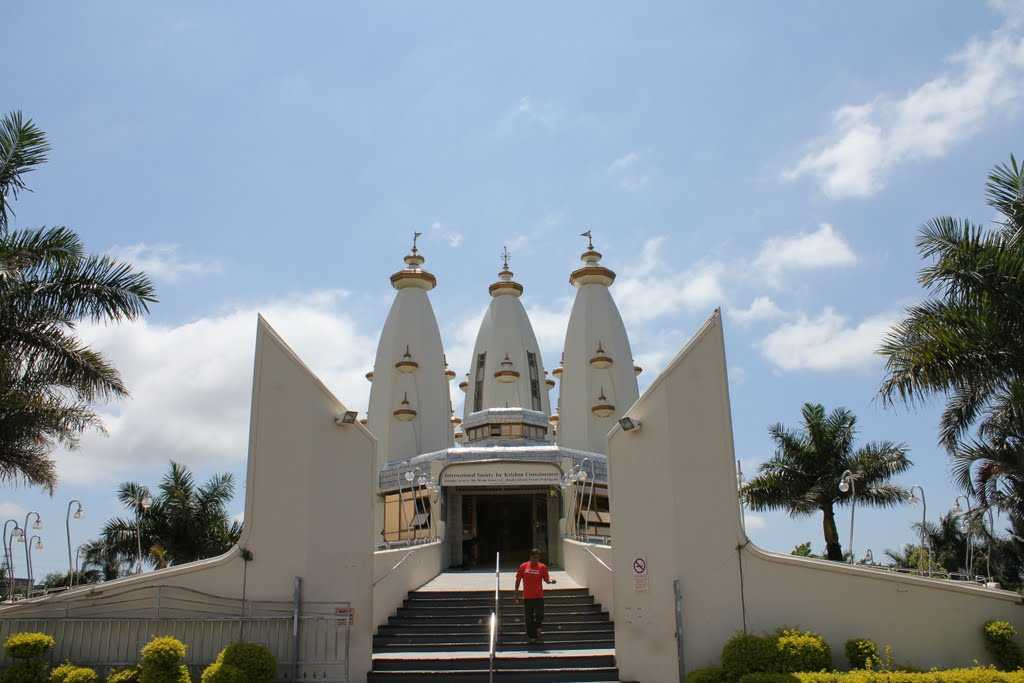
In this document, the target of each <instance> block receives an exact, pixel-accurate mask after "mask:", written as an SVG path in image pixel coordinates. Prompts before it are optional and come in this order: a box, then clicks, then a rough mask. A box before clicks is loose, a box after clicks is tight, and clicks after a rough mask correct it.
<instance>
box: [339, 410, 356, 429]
mask: <svg viewBox="0 0 1024 683" xmlns="http://www.w3.org/2000/svg"><path fill="white" fill-rule="evenodd" d="M357 417H359V413H357V412H356V411H354V410H346V411H345V412H344V413H342V414H341V415H338V416H337V417H336V418H334V424H336V425H338V426H339V427H340V426H342V425H351V424H355V423H356V418H357Z"/></svg>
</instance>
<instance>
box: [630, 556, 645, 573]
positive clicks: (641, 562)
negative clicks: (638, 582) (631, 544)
mask: <svg viewBox="0 0 1024 683" xmlns="http://www.w3.org/2000/svg"><path fill="white" fill-rule="evenodd" d="M633 573H634V574H636V575H638V576H643V575H644V574H646V573H647V560H645V559H644V558H642V557H638V558H636V559H635V560H633Z"/></svg>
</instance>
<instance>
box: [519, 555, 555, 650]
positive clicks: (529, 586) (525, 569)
mask: <svg viewBox="0 0 1024 683" xmlns="http://www.w3.org/2000/svg"><path fill="white" fill-rule="evenodd" d="M520 583H522V584H523V616H524V617H525V619H526V637H527V638H528V639H529V641H530V642H531V643H537V642H539V641H540V640H541V632H540V625H541V624H542V623H543V622H544V584H545V583H555V580H554V579H552V578H551V577H550V576H548V566H547V565H546V564H544V563H543V562H541V561H540V550H538V549H537V548H534V549H533V550H531V551H530V561H529V562H523V563H522V564H521V565H519V569H518V570H517V571H516V600H517V601H518V600H519V584H520Z"/></svg>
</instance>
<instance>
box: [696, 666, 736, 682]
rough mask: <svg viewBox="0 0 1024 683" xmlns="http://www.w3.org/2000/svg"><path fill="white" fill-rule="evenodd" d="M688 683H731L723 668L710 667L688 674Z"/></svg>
mask: <svg viewBox="0 0 1024 683" xmlns="http://www.w3.org/2000/svg"><path fill="white" fill-rule="evenodd" d="M686 683H729V677H728V676H727V675H726V673H725V671H724V670H723V669H722V668H721V667H717V666H709V667H707V668H706V669H694V670H693V671H691V672H690V673H688V674H686Z"/></svg>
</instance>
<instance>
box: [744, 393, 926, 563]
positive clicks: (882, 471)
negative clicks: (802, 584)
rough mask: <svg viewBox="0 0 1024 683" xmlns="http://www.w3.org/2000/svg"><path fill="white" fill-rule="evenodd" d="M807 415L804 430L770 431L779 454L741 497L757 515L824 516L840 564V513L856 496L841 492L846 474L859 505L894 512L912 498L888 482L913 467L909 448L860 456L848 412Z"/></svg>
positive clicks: (868, 449)
mask: <svg viewBox="0 0 1024 683" xmlns="http://www.w3.org/2000/svg"><path fill="white" fill-rule="evenodd" d="M802 414H803V420H804V424H803V429H801V430H791V429H787V428H786V427H784V426H783V425H782V424H781V423H780V424H776V425H774V426H772V427H770V428H769V429H768V433H769V434H770V435H771V438H772V440H773V441H774V442H775V445H776V450H775V455H773V456H772V457H771V459H769V460H768V462H766V463H764V464H762V465H761V467H760V468H759V470H758V475H757V476H756V477H754V478H753V479H751V480H750V481H749V482H747V484H746V485H745V486H744V487H743V490H742V495H743V498H744V499H745V500H746V502H747V505H749V506H750V508H751V509H753V510H786V511H787V512H789V514H790V515H792V516H801V515H813V514H817V513H819V512H820V513H821V515H822V527H823V532H824V536H825V552H826V555H827V557H828V559H830V560H835V561H840V562H841V561H842V560H843V550H842V546H841V545H840V543H839V532H838V530H837V529H836V519H835V508H836V507H838V506H842V505H848V504H849V503H850V499H851V498H852V496H853V494H854V491H853V490H850V491H847V492H846V493H843V492H842V491H840V490H839V482H840V479H841V478H842V475H843V472H845V471H846V470H849V471H850V472H851V473H852V474H853V479H854V482H855V489H856V496H857V505H867V506H873V507H892V506H894V505H898V504H899V503H902V502H905V501H907V500H910V498H911V496H910V492H909V491H908V490H907V489H906V488H904V487H902V486H897V485H895V484H891V483H889V480H890V479H892V477H894V476H896V475H898V474H901V473H903V472H906V471H907V470H908V469H909V468H910V466H911V462H910V460H909V459H908V458H907V449H906V447H905V446H903V445H902V444H896V443H893V442H891V441H880V442H873V443H868V444H866V445H864V446H862V447H861V448H859V449H857V450H856V451H855V450H854V448H853V445H854V440H855V438H856V433H857V432H856V426H857V418H856V417H854V415H853V413H851V412H850V411H849V410H846V409H845V408H836V409H835V410H833V411H832V412H831V413H830V414H827V415H826V413H825V407H824V406H822V405H820V404H815V403H806V404H804V407H803V410H802Z"/></svg>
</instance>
